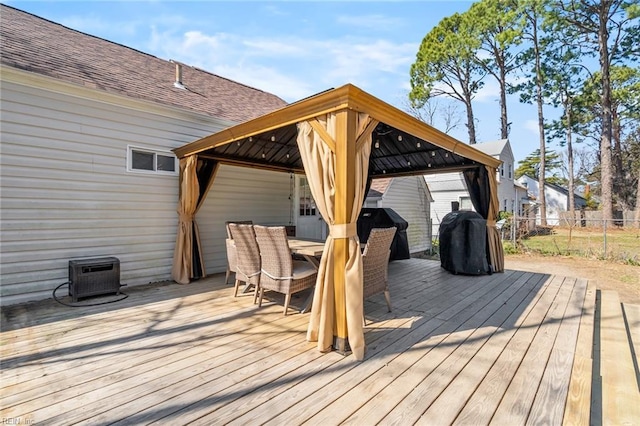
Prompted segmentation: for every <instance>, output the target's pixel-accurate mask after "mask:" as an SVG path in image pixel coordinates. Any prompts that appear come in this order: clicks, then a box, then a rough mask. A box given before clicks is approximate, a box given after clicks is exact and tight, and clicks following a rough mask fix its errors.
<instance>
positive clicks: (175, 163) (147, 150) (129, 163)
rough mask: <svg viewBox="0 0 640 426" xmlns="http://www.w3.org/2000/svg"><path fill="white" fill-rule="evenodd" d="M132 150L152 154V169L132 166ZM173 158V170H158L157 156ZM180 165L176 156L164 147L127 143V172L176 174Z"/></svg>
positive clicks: (162, 174)
mask: <svg viewBox="0 0 640 426" xmlns="http://www.w3.org/2000/svg"><path fill="white" fill-rule="evenodd" d="M134 152H140V153H147V154H153V170H149V169H138V168H134V167H133V154H134ZM159 155H160V156H163V157H171V158H173V170H158V156H159ZM179 170H180V165H179V164H178V157H176V155H175V154H174V153H173V152H171V151H169V150H164V149H154V148H147V147H143V146H138V145H127V172H128V173H142V174H147V175H161V176H178V173H179Z"/></svg>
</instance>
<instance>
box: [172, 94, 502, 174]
mask: <svg viewBox="0 0 640 426" xmlns="http://www.w3.org/2000/svg"><path fill="white" fill-rule="evenodd" d="M345 109H349V110H354V111H357V112H360V113H366V114H369V116H370V117H371V118H373V119H375V120H377V121H378V122H379V123H378V124H377V126H376V127H375V128H374V129H373V131H372V149H371V156H370V163H369V175H370V176H372V177H376V176H379V177H381V176H389V177H392V176H403V175H415V174H426V173H438V172H447V171H452V170H463V169H466V168H470V167H478V166H479V165H481V164H482V165H488V166H490V167H494V168H497V167H498V166H499V165H500V161H499V160H497V159H495V158H493V157H491V156H490V155H487V154H485V153H483V152H481V151H479V150H477V149H475V148H474V147H473V146H471V145H468V144H465V143H463V142H461V141H459V140H457V139H455V138H453V137H451V136H449V135H447V134H445V133H443V132H441V131H439V130H437V129H435V128H434V127H431V126H429V125H428V124H426V123H424V122H422V121H420V120H418V119H416V118H415V117H412V116H411V115H409V114H407V113H405V112H403V111H400V110H399V109H397V108H395V107H393V106H391V105H389V104H387V103H385V102H383V101H381V100H380V99H378V98H376V97H374V96H372V95H370V94H368V93H366V92H364V91H363V90H361V89H359V88H357V87H356V86H353V85H351V84H347V85H344V86H342V87H339V88H337V89H331V90H328V91H326V92H322V93H319V94H317V95H314V96H311V97H309V98H306V99H303V100H300V101H298V102H295V103H292V104H290V105H287V106H285V107H283V108H281V109H278V110H276V111H273V112H271V113H268V114H265V115H263V116H261V117H257V118H255V119H252V120H249V121H246V122H244V123H241V124H238V125H236V126H233V127H229V128H227V129H225V130H222V131H220V132H218V133H214V134H212V135H210V136H207V137H204V138H202V139H199V140H197V141H195V142H192V143H189V144H187V145H184V146H182V147H180V148H176V149H175V150H174V152H175V154H176V155H177V156H178V157H180V158H182V157H186V156H189V155H193V154H198V155H200V156H203V157H206V158H211V159H215V160H217V161H219V162H221V163H226V164H235V165H240V166H249V167H256V168H263V169H271V170H280V171H287V172H294V173H304V168H303V165H302V160H301V158H300V154H299V152H298V146H297V142H296V138H297V127H296V124H297V123H299V122H301V121H305V120H309V119H313V118H315V117H318V116H321V115H324V114H327V113H330V112H334V111H339V110H345Z"/></svg>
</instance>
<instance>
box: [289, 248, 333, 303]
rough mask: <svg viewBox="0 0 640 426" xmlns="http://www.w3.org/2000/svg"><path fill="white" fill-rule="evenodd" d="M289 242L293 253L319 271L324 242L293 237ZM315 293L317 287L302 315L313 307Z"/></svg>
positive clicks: (308, 298) (310, 295)
mask: <svg viewBox="0 0 640 426" xmlns="http://www.w3.org/2000/svg"><path fill="white" fill-rule="evenodd" d="M288 240H289V249H290V250H291V253H293V254H297V255H300V256H302V257H304V259H305V260H306V261H307V262H309V263H311V264H312V265H313V267H314V268H316V270H318V266H320V258H321V257H322V252H323V251H324V241H320V240H312V239H305V238H292V237H289V238H288ZM314 292H315V286H314V288H313V289H311V293H310V294H309V297H307V301H306V302H305V304H304V307H303V308H302V310H301V311H300V312H301V313H305V312H307V311H308V310H309V308H310V307H311V302H312V301H313V293H314Z"/></svg>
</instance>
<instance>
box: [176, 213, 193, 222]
mask: <svg viewBox="0 0 640 426" xmlns="http://www.w3.org/2000/svg"><path fill="white" fill-rule="evenodd" d="M179 219H180V222H192V221H193V215H192V214H185V213H180V214H179Z"/></svg>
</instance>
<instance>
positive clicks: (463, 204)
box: [460, 197, 473, 210]
mask: <svg viewBox="0 0 640 426" xmlns="http://www.w3.org/2000/svg"><path fill="white" fill-rule="evenodd" d="M460 210H473V203H472V202H471V197H460Z"/></svg>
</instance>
